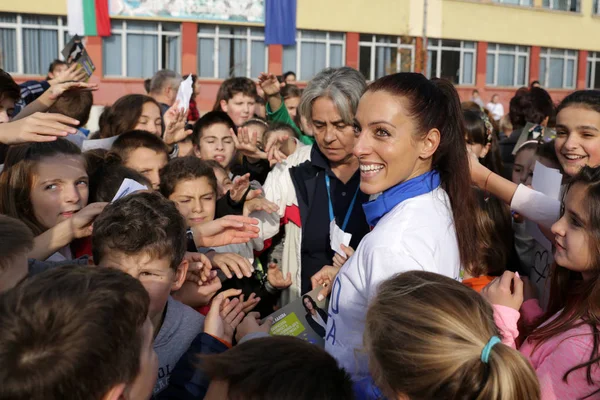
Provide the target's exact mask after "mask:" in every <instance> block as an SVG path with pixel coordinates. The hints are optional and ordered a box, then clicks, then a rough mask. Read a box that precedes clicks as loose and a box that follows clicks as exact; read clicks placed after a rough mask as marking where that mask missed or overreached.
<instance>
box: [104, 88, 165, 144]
mask: <svg viewBox="0 0 600 400" xmlns="http://www.w3.org/2000/svg"><path fill="white" fill-rule="evenodd" d="M146 103H154V104H155V105H156V107H158V109H159V110H160V106H159V105H158V103H157V102H156V100H154V99H153V98H152V97H150V96H146V95H144V94H128V95H127V96H123V97H121V98H120V99H118V100H117V101H116V102H115V103H114V104H113V105H112V106H111V107H110V109H109V110H108V111H106V110H105V111H104V112H103V113H102V121H101V122H102V123H101V124H100V135H99V138H100V139H106V138H110V137H113V136H119V135H120V134H122V133H125V132H128V131H131V130H133V129H134V128H135V126H136V125H137V123H138V120H139V119H140V116H141V115H142V109H143V108H144V104H146ZM105 113H106V114H105Z"/></svg>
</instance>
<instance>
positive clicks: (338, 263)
mask: <svg viewBox="0 0 600 400" xmlns="http://www.w3.org/2000/svg"><path fill="white" fill-rule="evenodd" d="M342 251H343V252H344V253H345V254H346V257H343V256H341V255H339V254H338V253H335V255H334V256H333V266H334V267H336V268H342V265H344V264H345V263H346V261H347V260H348V259H349V258H350V257H352V254H354V249H353V248H352V247H349V246H344V245H342Z"/></svg>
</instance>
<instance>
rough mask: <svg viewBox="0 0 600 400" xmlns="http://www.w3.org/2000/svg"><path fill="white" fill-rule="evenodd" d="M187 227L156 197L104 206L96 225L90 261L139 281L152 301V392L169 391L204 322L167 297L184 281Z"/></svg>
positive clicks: (171, 207)
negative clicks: (155, 372)
mask: <svg viewBox="0 0 600 400" xmlns="http://www.w3.org/2000/svg"><path fill="white" fill-rule="evenodd" d="M185 228H186V227H185V223H184V220H183V218H182V217H181V215H180V214H179V212H178V211H177V208H176V207H175V205H174V204H173V203H172V202H171V201H168V200H166V199H165V198H163V197H162V196H161V195H160V194H159V193H152V192H144V193H134V194H131V195H128V196H126V197H124V198H121V199H119V200H117V201H115V202H114V203H112V204H110V205H109V206H107V208H106V209H105V211H104V212H103V213H102V214H101V215H100V217H99V218H98V219H97V220H96V221H95V223H94V233H93V236H92V246H93V253H94V261H95V263H96V264H97V265H99V266H101V267H110V268H116V269H120V270H122V271H124V272H126V273H128V274H129V275H131V276H133V277H134V278H136V279H138V280H139V281H140V282H141V283H142V285H143V286H144V287H145V288H146V290H147V292H148V294H149V296H150V307H149V318H150V320H151V321H152V325H153V326H154V338H155V339H154V349H155V350H156V353H157V354H158V365H159V368H158V381H157V383H156V386H155V387H154V393H155V394H156V393H158V392H160V391H161V390H163V389H164V388H165V387H167V384H168V380H169V375H170V374H171V371H172V370H173V368H174V367H175V364H176V363H177V361H178V360H179V358H180V357H181V355H182V354H183V353H184V352H185V351H186V350H187V348H188V347H189V346H190V343H191V342H192V340H193V339H194V338H195V337H196V336H197V335H198V334H199V333H200V332H201V331H202V327H203V323H204V317H203V316H202V315H201V314H199V313H197V312H196V311H194V310H193V309H191V308H190V307H188V306H186V305H184V304H182V303H180V302H179V301H177V300H175V299H174V298H173V297H171V296H170V294H171V292H175V291H177V290H179V289H180V288H181V286H182V284H183V282H184V280H185V278H186V274H187V269H188V261H187V260H185V259H184V254H185V250H186V233H185Z"/></svg>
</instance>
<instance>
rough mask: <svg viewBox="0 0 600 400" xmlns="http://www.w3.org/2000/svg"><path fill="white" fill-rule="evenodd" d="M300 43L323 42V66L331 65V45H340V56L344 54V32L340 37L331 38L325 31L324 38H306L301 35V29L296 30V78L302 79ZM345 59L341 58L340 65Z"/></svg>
mask: <svg viewBox="0 0 600 400" xmlns="http://www.w3.org/2000/svg"><path fill="white" fill-rule="evenodd" d="M302 43H322V44H325V68H329V67H330V66H331V45H332V44H333V45H340V44H341V45H342V57H344V55H345V54H346V34H345V33H344V35H343V36H342V38H341V39H332V38H331V35H330V33H329V32H326V34H325V39H322V38H317V39H315V38H306V37H302V31H301V30H298V32H297V34H296V76H297V77H298V80H303V78H302V68H301V65H300V64H301V60H302ZM345 61H346V60H342V65H344V64H346V62H345Z"/></svg>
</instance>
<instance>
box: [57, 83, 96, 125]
mask: <svg viewBox="0 0 600 400" xmlns="http://www.w3.org/2000/svg"><path fill="white" fill-rule="evenodd" d="M93 104H94V96H93V95H92V92H82V91H69V92H65V93H63V94H62V95H61V96H60V97H59V98H58V99H57V100H56V102H55V103H54V104H53V105H52V106H50V108H49V109H48V112H49V113H57V114H62V115H66V116H67V117H71V118H74V119H76V120H77V121H79V126H77V128H79V130H80V131H81V132H82V133H83V134H84V135H85V136H87V135H88V134H89V133H90V131H88V130H87V129H84V128H83V126H85V124H87V123H88V120H89V119H90V111H91V110H92V105H93Z"/></svg>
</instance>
